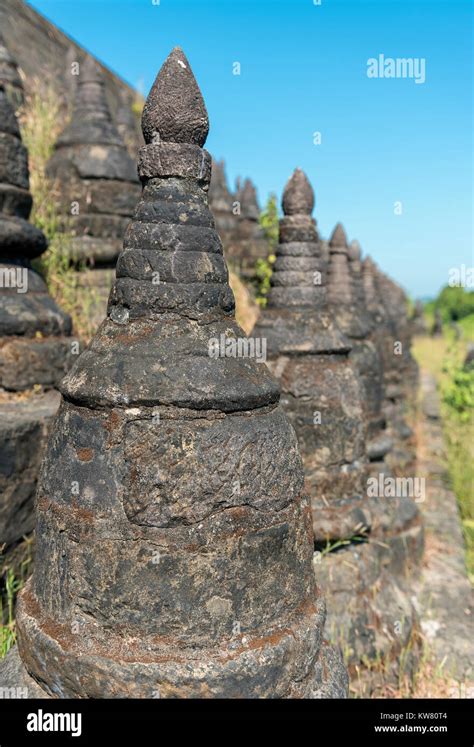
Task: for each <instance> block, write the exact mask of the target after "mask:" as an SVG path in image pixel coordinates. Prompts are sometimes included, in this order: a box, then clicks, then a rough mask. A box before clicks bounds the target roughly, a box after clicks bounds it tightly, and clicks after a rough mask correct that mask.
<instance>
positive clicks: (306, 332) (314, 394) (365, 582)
mask: <svg viewBox="0 0 474 747" xmlns="http://www.w3.org/2000/svg"><path fill="white" fill-rule="evenodd" d="M313 205H314V195H313V190H312V188H311V185H310V184H309V182H308V180H307V178H306V176H305V175H304V174H303V172H302V171H300V170H299V169H298V170H296V171H295V173H294V174H293V176H292V177H291V179H290V180H289V182H288V184H287V186H286V187H285V190H284V194H283V200H282V206H283V211H284V217H283V218H282V220H281V221H280V243H279V245H278V247H277V252H276V255H277V258H276V262H275V269H274V273H273V276H272V279H271V284H272V287H271V290H270V293H269V301H268V306H267V308H266V309H265V310H264V311H263V313H262V316H261V318H260V320H259V322H258V323H257V326H256V328H255V330H254V332H253V334H254V335H256V336H261V337H263V338H266V340H267V350H268V357H269V366H270V368H271V370H272V372H273V373H274V374H275V375H276V376H277V377H278V378H279V380H280V382H281V386H282V390H283V393H282V403H283V404H284V406H285V407H286V411H287V414H288V416H289V418H290V420H291V422H292V424H293V425H294V427H295V430H296V433H297V436H298V442H299V446H300V450H301V453H302V456H303V463H304V468H305V478H306V488H307V490H308V492H309V494H310V498H311V505H312V514H313V532H314V539H315V548H316V550H317V553H316V555H315V571H316V577H317V579H318V582H319V583H320V584H321V586H322V588H324V589H325V591H326V594H327V604H328V622H327V634H328V635H329V636H331V638H333V640H336V641H338V642H341V643H344V645H345V647H346V651H347V653H348V656H349V663H350V665H351V667H354V668H357V671H360V668H361V666H362V667H363V666H364V662H365V664H367V662H368V661H370V660H374V659H377V658H378V657H379V656H382V657H383V658H384V660H386V661H387V665H388V666H389V667H390V666H393V667H394V668H395V669H396V657H397V655H398V645H399V642H398V641H397V642H394V640H393V637H392V635H391V634H390V630H391V629H392V628H393V625H394V624H395V622H396V620H397V619H400V617H402V618H403V619H404V620H409V621H410V624H408V623H407V624H406V627H405V628H404V631H403V636H404V639H403V640H404V643H407V642H408V640H409V638H410V633H411V616H412V614H413V611H412V609H411V605H410V603H409V601H408V600H407V598H406V597H405V596H404V594H403V593H402V591H401V589H400V588H399V586H398V584H397V583H396V582H395V581H394V580H393V579H392V578H391V577H390V575H389V574H388V573H387V572H386V571H385V570H384V566H385V565H388V564H389V562H390V549H389V548H388V546H387V544H386V543H385V542H384V536H383V531H381V519H380V515H379V514H380V512H378V510H377V509H378V506H377V503H376V502H374V501H372V500H370V499H369V498H368V496H367V474H368V465H367V460H366V455H365V451H366V446H365V430H366V420H365V418H364V408H363V397H364V394H363V387H362V384H361V381H360V378H359V376H358V375H357V374H356V371H355V368H354V363H353V360H352V359H351V358H350V356H349V353H350V351H351V345H352V344H353V343H352V342H351V341H349V340H348V338H347V337H346V336H345V335H343V334H342V333H341V331H340V330H339V328H338V326H337V324H336V321H335V315H334V313H333V309H331V308H330V307H329V306H328V303H327V299H326V279H327V265H326V263H325V261H324V257H323V256H322V247H321V242H320V240H319V237H318V234H317V230H316V224H315V221H314V219H313V218H312V216H311V212H312V209H313ZM346 244H347V241H346V238H345V234H344V232H343V230H342V227H339V228H337V229H336V231H335V232H334V234H333V237H332V240H331V244H330V249H331V252H332V254H331V258H332V255H333V254H338V255H339V256H343V257H344V259H345V261H346V263H347V248H346ZM341 291H345V289H344V288H341ZM346 295H347V294H345V293H344V292H343V293H342V296H343V297H346ZM349 297H350V295H349ZM351 355H352V354H351ZM332 546H335V547H336V548H337V552H330V551H329V550H330V549H331V547H332ZM321 550H324V551H325V552H324V554H323V556H321V552H320V551H321ZM389 662H390V664H388V663H389ZM364 676H365V677H368V678H369V679H370V675H369V674H368V673H367V672H366V674H365V675H364Z"/></svg>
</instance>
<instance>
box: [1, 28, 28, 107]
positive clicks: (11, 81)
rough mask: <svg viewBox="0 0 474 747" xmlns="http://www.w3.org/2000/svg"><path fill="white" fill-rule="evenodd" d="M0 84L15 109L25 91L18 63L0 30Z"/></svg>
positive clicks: (23, 97)
mask: <svg viewBox="0 0 474 747" xmlns="http://www.w3.org/2000/svg"><path fill="white" fill-rule="evenodd" d="M0 85H3V88H4V90H5V92H6V94H7V96H8V98H9V99H10V102H11V104H12V106H13V108H14V110H15V111H16V110H17V109H18V108H19V107H20V106H21V105H22V104H23V102H24V99H25V92H24V89H23V81H22V79H21V75H20V71H19V69H18V65H17V63H16V61H15V60H14V58H13V57H12V55H11V54H10V52H9V51H8V48H7V46H6V44H5V40H4V38H3V36H2V32H1V31H0Z"/></svg>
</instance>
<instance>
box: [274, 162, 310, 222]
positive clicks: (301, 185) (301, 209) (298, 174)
mask: <svg viewBox="0 0 474 747" xmlns="http://www.w3.org/2000/svg"><path fill="white" fill-rule="evenodd" d="M281 206H282V208H283V212H284V214H285V215H311V213H312V212H313V209H314V191H313V188H312V186H311V184H310V183H309V180H308V177H307V176H306V174H305V173H304V171H302V170H301V169H295V170H294V172H293V174H292V175H291V177H290V178H289V179H288V181H287V183H286V186H285V189H284V190H283V197H282V200H281Z"/></svg>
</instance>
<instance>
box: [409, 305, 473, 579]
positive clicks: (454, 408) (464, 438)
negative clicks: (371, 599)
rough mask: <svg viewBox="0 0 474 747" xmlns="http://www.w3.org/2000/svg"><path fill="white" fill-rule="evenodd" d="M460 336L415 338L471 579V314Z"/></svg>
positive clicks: (448, 334)
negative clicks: (431, 391)
mask: <svg viewBox="0 0 474 747" xmlns="http://www.w3.org/2000/svg"><path fill="white" fill-rule="evenodd" d="M459 326H460V327H461V330H462V336H461V338H460V339H459V340H457V339H456V338H455V334H454V332H453V330H451V329H446V331H445V333H444V335H443V336H442V337H438V338H431V337H420V338H417V339H416V340H415V344H414V346H413V353H414V355H415V358H416V359H417V361H418V363H419V365H420V366H421V367H422V368H424V369H426V370H428V371H429V372H430V373H432V374H433V376H434V377H435V379H436V383H437V385H438V389H439V392H440V394H441V417H442V423H443V434H444V439H445V444H446V455H447V463H448V470H449V476H450V480H451V485H452V488H453V490H454V492H455V494H456V498H457V500H458V504H459V510H460V513H461V519H462V526H463V531H464V539H465V543H466V566H467V570H468V574H469V577H470V579H471V581H472V582H474V407H473V403H474V374H467V373H466V372H465V371H464V370H463V368H462V363H463V361H464V358H465V355H466V351H467V347H468V344H469V343H470V342H473V341H474V315H473V314H471V315H470V316H467V317H465V318H464V319H461V320H460V322H459Z"/></svg>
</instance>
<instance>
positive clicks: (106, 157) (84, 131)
mask: <svg viewBox="0 0 474 747" xmlns="http://www.w3.org/2000/svg"><path fill="white" fill-rule="evenodd" d="M47 174H48V177H49V178H50V179H51V180H52V181H53V183H54V184H55V186H56V188H57V189H56V191H57V200H58V209H59V212H60V214H61V216H63V218H64V222H65V226H66V228H67V230H68V231H69V232H70V233H72V235H73V236H74V237H75V238H74V240H73V246H72V256H73V257H74V259H76V260H78V261H81V262H86V263H88V264H90V265H92V266H97V265H102V266H107V265H109V266H113V265H114V263H115V261H116V259H117V256H118V254H119V252H120V248H121V244H122V239H123V235H124V233H125V229H126V227H127V224H128V221H129V219H130V217H131V216H132V214H133V210H134V208H135V205H136V203H137V200H138V197H139V194H140V188H139V184H138V178H137V175H136V168H135V164H134V162H133V161H132V159H131V158H130V156H129V154H128V152H127V149H126V147H125V144H124V142H123V140H122V138H121V136H120V134H119V132H118V129H117V127H116V126H115V124H114V123H113V121H112V118H111V115H110V111H109V107H108V104H107V101H106V96H105V85H104V81H103V75H102V72H101V71H100V69H99V67H98V66H97V64H96V63H95V62H94V60H93V59H92V58H91V57H89V56H87V57H86V59H85V61H84V62H82V63H81V65H80V74H79V79H78V83H77V90H76V94H75V103H74V110H73V114H72V117H71V121H70V122H69V124H68V125H67V126H66V128H65V129H64V130H63V132H62V133H61V135H60V136H59V138H58V140H57V142H56V145H55V152H54V154H53V156H52V158H51V159H50V161H49V163H48V167H47Z"/></svg>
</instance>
